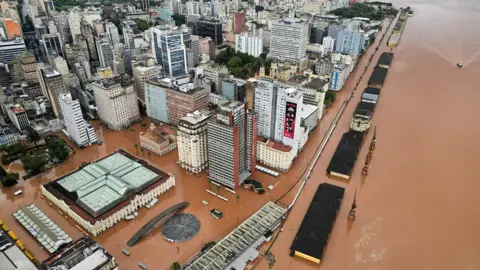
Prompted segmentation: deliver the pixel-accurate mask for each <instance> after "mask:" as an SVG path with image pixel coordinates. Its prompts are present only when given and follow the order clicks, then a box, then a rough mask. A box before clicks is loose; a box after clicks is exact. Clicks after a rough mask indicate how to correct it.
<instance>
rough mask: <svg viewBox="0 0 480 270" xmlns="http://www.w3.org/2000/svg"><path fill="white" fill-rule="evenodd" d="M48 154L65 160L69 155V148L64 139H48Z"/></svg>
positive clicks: (59, 159) (52, 157)
mask: <svg viewBox="0 0 480 270" xmlns="http://www.w3.org/2000/svg"><path fill="white" fill-rule="evenodd" d="M47 146H48V154H49V155H50V158H51V159H53V160H58V161H59V162H63V161H65V160H66V159H67V157H68V149H67V146H66V145H65V143H64V142H63V141H62V140H49V141H47Z"/></svg>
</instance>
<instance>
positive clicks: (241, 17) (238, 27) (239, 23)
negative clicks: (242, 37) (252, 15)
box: [234, 12, 247, 34]
mask: <svg viewBox="0 0 480 270" xmlns="http://www.w3.org/2000/svg"><path fill="white" fill-rule="evenodd" d="M246 21H247V20H246V13H245V12H237V13H235V17H234V24H235V26H234V32H235V34H240V33H241V32H243V30H244V29H245V22H246Z"/></svg>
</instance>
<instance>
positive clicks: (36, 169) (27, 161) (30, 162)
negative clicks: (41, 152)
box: [22, 155, 47, 175]
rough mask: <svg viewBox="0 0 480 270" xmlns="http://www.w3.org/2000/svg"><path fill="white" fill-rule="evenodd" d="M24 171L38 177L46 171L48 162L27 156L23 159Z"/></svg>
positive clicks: (40, 158) (41, 158)
mask: <svg viewBox="0 0 480 270" xmlns="http://www.w3.org/2000/svg"><path fill="white" fill-rule="evenodd" d="M22 163H23V169H24V170H25V171H26V172H27V173H29V174H31V175H36V174H38V173H41V172H43V171H44V170H45V165H46V164H47V161H46V160H45V159H44V158H43V157H36V156H30V155H28V156H25V157H23V158H22Z"/></svg>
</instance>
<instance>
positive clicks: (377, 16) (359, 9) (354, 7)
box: [330, 3, 398, 21]
mask: <svg viewBox="0 0 480 270" xmlns="http://www.w3.org/2000/svg"><path fill="white" fill-rule="evenodd" d="M397 12H398V11H397V10H396V9H395V8H391V7H389V6H387V7H386V8H382V7H379V8H375V7H373V6H371V5H366V4H363V3H354V4H351V5H350V6H348V7H342V8H337V9H334V10H332V11H330V13H331V14H334V15H336V16H340V17H343V18H355V17H362V18H368V19H370V20H376V21H381V20H383V19H384V18H385V16H392V15H396V14H397Z"/></svg>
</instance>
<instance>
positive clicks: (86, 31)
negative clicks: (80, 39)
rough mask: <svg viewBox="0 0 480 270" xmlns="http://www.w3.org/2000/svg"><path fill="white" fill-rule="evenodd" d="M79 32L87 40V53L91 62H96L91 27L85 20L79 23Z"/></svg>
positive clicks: (96, 57) (95, 50)
mask: <svg viewBox="0 0 480 270" xmlns="http://www.w3.org/2000/svg"><path fill="white" fill-rule="evenodd" d="M80 31H81V32H82V35H83V36H84V37H85V39H86V40H87V46H88V53H89V54H90V59H91V60H94V61H95V60H98V55H97V49H96V48H95V41H94V39H93V30H92V26H91V25H90V24H89V23H88V22H87V21H85V20H82V21H81V22H80Z"/></svg>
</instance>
